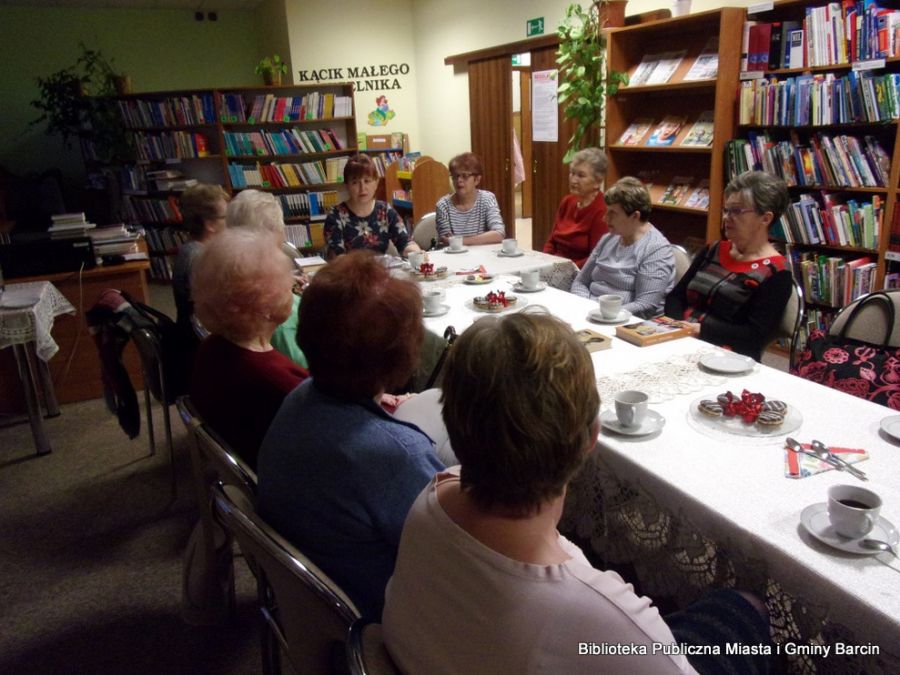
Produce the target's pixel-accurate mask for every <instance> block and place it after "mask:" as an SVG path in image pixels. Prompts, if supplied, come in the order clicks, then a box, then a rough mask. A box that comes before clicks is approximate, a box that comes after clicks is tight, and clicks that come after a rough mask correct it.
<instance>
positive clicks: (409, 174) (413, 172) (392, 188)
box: [384, 157, 450, 231]
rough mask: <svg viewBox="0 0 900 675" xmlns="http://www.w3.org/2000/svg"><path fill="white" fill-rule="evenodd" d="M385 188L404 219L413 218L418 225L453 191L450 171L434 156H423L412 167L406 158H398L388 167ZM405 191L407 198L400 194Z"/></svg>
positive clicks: (403, 193)
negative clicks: (440, 200) (403, 159)
mask: <svg viewBox="0 0 900 675" xmlns="http://www.w3.org/2000/svg"><path fill="white" fill-rule="evenodd" d="M384 191H385V194H386V195H387V198H388V201H389V202H390V204H391V205H392V206H393V207H394V208H395V209H396V210H397V212H398V213H399V214H400V215H401V216H404V220H407V221H409V220H410V218H411V219H412V225H415V224H416V223H418V222H419V221H420V220H421V219H422V217H423V216H424V215H425V214H426V213H431V212H432V211H434V207H435V205H436V204H437V202H438V200H439V199H440V198H441V197H443V196H444V195H446V194H448V193H449V192H450V172H449V171H448V170H447V167H446V166H444V165H443V164H442V163H441V162H438V161H435V160H434V159H432V158H431V157H419V158H418V159H416V162H415V164H414V165H413V166H412V167H411V168H407V166H406V165H405V164H404V162H394V163H393V164H391V165H390V166H388V167H387V168H386V169H385V171H384ZM401 194H402V195H405V196H406V197H407V198H405V199H404V198H403V197H400V196H399V195H401ZM411 230H412V228H410V231H411Z"/></svg>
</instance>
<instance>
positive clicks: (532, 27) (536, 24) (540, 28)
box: [525, 16, 544, 37]
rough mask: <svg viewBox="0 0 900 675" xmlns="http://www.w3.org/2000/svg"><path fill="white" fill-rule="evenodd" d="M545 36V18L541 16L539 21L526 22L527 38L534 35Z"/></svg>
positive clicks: (530, 20) (529, 20)
mask: <svg viewBox="0 0 900 675" xmlns="http://www.w3.org/2000/svg"><path fill="white" fill-rule="evenodd" d="M543 34H544V17H542V16H539V17H538V18H537V19H528V21H526V22H525V37H531V36H532V35H543Z"/></svg>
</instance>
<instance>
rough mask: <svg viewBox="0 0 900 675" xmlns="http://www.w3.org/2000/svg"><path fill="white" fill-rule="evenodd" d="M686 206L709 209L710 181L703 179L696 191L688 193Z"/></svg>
mask: <svg viewBox="0 0 900 675" xmlns="http://www.w3.org/2000/svg"><path fill="white" fill-rule="evenodd" d="M684 205H685V206H687V207H689V208H692V209H708V208H709V181H708V180H706V179H703V180H701V181H700V183H699V185H697V187H695V188H694V191H693V192H691V194H690V195H688V198H687V201H686V202H685V203H684Z"/></svg>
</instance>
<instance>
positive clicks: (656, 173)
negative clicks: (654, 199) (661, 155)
mask: <svg viewBox="0 0 900 675" xmlns="http://www.w3.org/2000/svg"><path fill="white" fill-rule="evenodd" d="M660 173H661V172H660V170H659V169H641V170H640V171H638V172H637V176H636V177H637V179H638V180H639V181H641V182H642V183H643V184H644V187H645V188H647V191H648V192H651V191H652V190H653V186H654V185H656V184H657V183H658V182H659V177H660Z"/></svg>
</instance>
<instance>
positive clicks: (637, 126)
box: [619, 117, 653, 145]
mask: <svg viewBox="0 0 900 675" xmlns="http://www.w3.org/2000/svg"><path fill="white" fill-rule="evenodd" d="M652 126H653V118H652V117H639V118H637V119H636V120H634V121H633V122H632V123H631V124H629V125H628V128H627V129H626V130H625V132H624V133H623V134H622V135H621V136H620V137H619V145H639V144H640V142H641V141H642V140H644V136H646V135H647V132H648V131H650V129H651V127H652Z"/></svg>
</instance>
